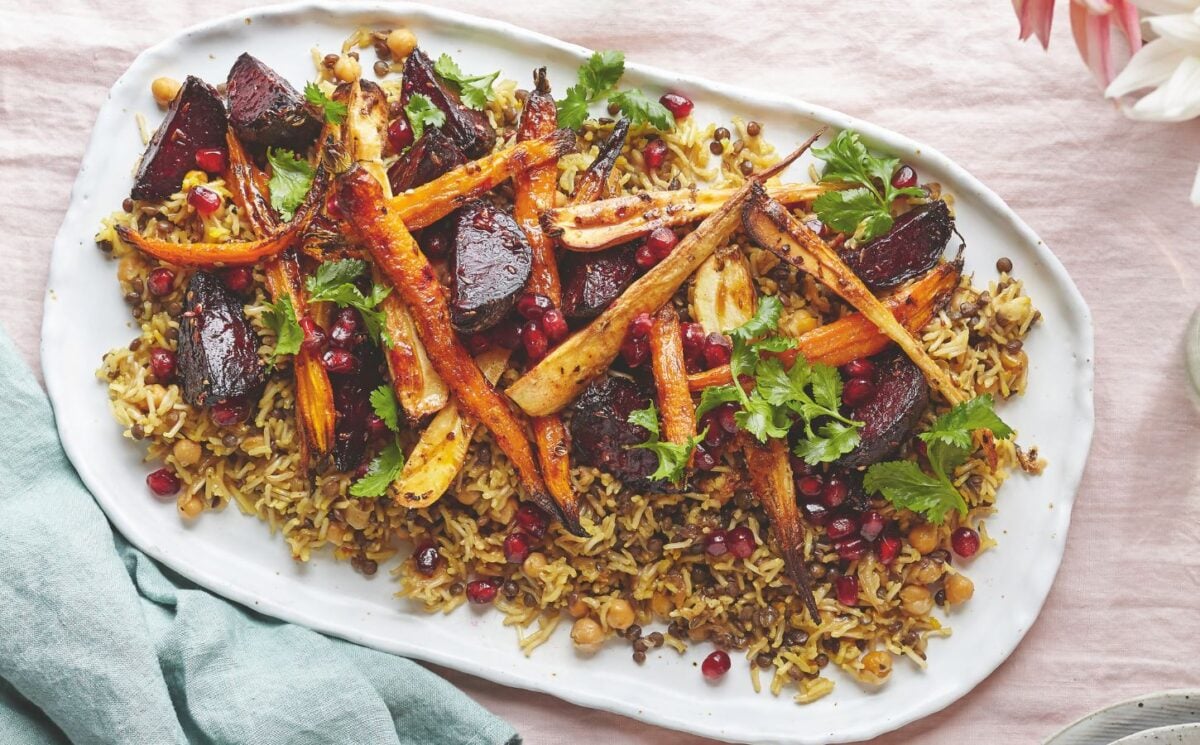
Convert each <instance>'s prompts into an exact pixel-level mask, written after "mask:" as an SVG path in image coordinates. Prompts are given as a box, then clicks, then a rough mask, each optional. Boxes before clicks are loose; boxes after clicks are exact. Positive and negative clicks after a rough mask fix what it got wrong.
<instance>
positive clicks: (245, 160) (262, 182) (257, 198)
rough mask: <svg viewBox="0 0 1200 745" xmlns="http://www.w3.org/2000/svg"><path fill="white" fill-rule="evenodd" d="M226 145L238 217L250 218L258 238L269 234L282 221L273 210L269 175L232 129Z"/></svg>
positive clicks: (227, 177)
mask: <svg viewBox="0 0 1200 745" xmlns="http://www.w3.org/2000/svg"><path fill="white" fill-rule="evenodd" d="M225 146H226V150H227V152H228V153H229V155H228V158H229V159H228V165H227V166H226V168H225V185H226V186H227V187H228V188H229V191H230V193H231V194H232V195H233V201H234V203H235V204H237V206H238V214H239V215H242V216H244V217H245V218H246V222H247V223H249V224H250V227H251V228H253V229H254V232H255V233H256V234H257V235H258V236H260V237H262V236H265V235H269V234H270V233H271V232H273V231H274V230H275V229H276V227H277V226H278V225H279V219H278V218H277V217H276V215H275V210H274V209H272V208H271V200H270V197H269V194H270V187H269V186H268V184H267V174H266V173H264V172H263V171H262V170H260V169H259V168H258V167H257V166H255V165H254V161H252V160H251V159H250V156H248V155H247V154H246V150H245V148H243V147H242V142H241V140H239V139H238V138H237V135H235V134H234V133H233V130H232V129H230V130H229V131H227V132H226V133H225Z"/></svg>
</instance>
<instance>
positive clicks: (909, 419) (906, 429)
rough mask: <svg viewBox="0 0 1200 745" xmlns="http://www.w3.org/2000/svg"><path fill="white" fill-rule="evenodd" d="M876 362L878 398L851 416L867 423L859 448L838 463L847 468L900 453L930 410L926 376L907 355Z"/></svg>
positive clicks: (896, 353)
mask: <svg viewBox="0 0 1200 745" xmlns="http://www.w3.org/2000/svg"><path fill="white" fill-rule="evenodd" d="M874 362H875V372H874V373H873V375H872V378H873V380H872V382H873V383H874V386H875V395H874V396H873V397H872V398H871V399H870V400H869V401H867V402H866V403H862V404H859V405H858V406H855V407H854V408H853V409H851V410H850V411H849V412H848V413H847V416H849V417H850V418H851V419H853V420H854V421H857V422H862V423H863V426H862V429H860V430H859V431H858V434H859V437H860V441H859V444H858V447H856V448H854V450H851V451H850V452H849V453H847V454H846V455H843V456H842V457H841V458H840V459H839V460H838V463H839V464H840V465H842V466H846V467H847V468H861V467H863V466H869V465H871V464H872V463H878V462H879V461H881V460H883V459H884V458H887V457H888V456H889V455H891V454H892V453H894V452H896V450H897V449H899V447H900V444H901V443H903V442H904V441H905V440H907V439H908V436H909V435H910V434H911V433H912V431H913V428H914V427H916V426H917V423H918V422H919V421H920V420H921V414H922V413H924V411H925V409H926V408H927V407H928V406H929V386H928V384H926V382H925V376H923V375H922V374H921V371H920V370H919V369H918V368H917V366H916V365H914V364H913V363H912V362H911V361H910V360H909V359H908V357H905V356H904V353H903V352H900V351H899V350H895V351H892V352H888V353H886V354H883V355H880V356H878V357H876V358H875V359H874Z"/></svg>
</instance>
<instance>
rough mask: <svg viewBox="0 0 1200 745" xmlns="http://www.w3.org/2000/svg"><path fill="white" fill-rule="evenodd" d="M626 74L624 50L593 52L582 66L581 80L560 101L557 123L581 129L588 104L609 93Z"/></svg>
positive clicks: (586, 115) (585, 118)
mask: <svg viewBox="0 0 1200 745" xmlns="http://www.w3.org/2000/svg"><path fill="white" fill-rule="evenodd" d="M624 74H625V53H624V52H618V51H615V50H609V51H606V52H593V53H592V56H591V57H589V58H588V61H587V62H585V63H583V64H582V65H581V66H580V67H579V73H578V75H579V84H578V85H573V86H571V87H570V88H568V89H567V97H566V98H564V99H563V100H561V101H559V102H558V126H560V127H566V128H567V129H579V125H581V124H583V123H584V121H586V120H587V118H588V105H589V104H591V103H593V102H595V101H599V100H600V99H601V98H604V97H605V96H607V95H608V94H609V93H610V92H611V91H612V90H613V88H615V87H616V85H617V81H619V80H620V79H621V76H622V75H624Z"/></svg>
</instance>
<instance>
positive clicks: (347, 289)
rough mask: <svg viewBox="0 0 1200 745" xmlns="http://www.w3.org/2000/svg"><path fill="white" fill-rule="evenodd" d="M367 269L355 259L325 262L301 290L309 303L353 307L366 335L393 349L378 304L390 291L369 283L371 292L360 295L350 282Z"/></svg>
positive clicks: (364, 264)
mask: <svg viewBox="0 0 1200 745" xmlns="http://www.w3.org/2000/svg"><path fill="white" fill-rule="evenodd" d="M366 269H367V263H366V262H365V261H361V260H359V259H342V260H340V261H326V262H325V263H324V264H321V265H320V266H319V267H317V271H316V273H315V274H314V275H313V276H311V277H309V278H308V281H307V282H306V283H305V288H306V289H307V290H308V293H309V301H310V302H314V303H320V302H329V303H334V304H336V305H337V306H338V307H339V308H354V309H355V310H357V311H358V312H359V313H360V314H362V318H363V323H364V324H366V326H367V333H368V334H370V335H371V338H373V339H375V341H376V342H377V343H378V344H379V345H380V346H385V347H389V348H390V347H391V346H393V343H392V338H391V336H389V335H388V332H387V318H386V316H385V315H384V312H383V311H382V310H380V309H379V304H380V303H382V302H383V299H384V298H386V297H387V296H388V294H389V293H390V292H391V291H392V290H391V288H390V287H383V286H381V285H377V284H372V285H371V292H370V294H368V295H363V293H362V290H360V289H358V286H357V285H355V284H354V281H355V280H356V279H358V277H359V276H360V275H361V274H362V273H363V272H364V271H366Z"/></svg>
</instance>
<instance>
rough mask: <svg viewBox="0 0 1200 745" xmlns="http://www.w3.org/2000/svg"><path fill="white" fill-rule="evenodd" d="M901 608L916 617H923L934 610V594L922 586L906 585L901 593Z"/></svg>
mask: <svg viewBox="0 0 1200 745" xmlns="http://www.w3.org/2000/svg"><path fill="white" fill-rule="evenodd" d="M900 601H901V602H900V606H901V607H902V608H904V610H905V612H907V613H909V614H911V615H914V616H923V615H925V614H926V613H928V612H929V611H931V610H933V594H932V593H930V592H929V590H928V589H926V588H924V587H921V586H920V585H905V587H904V589H903V590H901V591H900Z"/></svg>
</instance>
